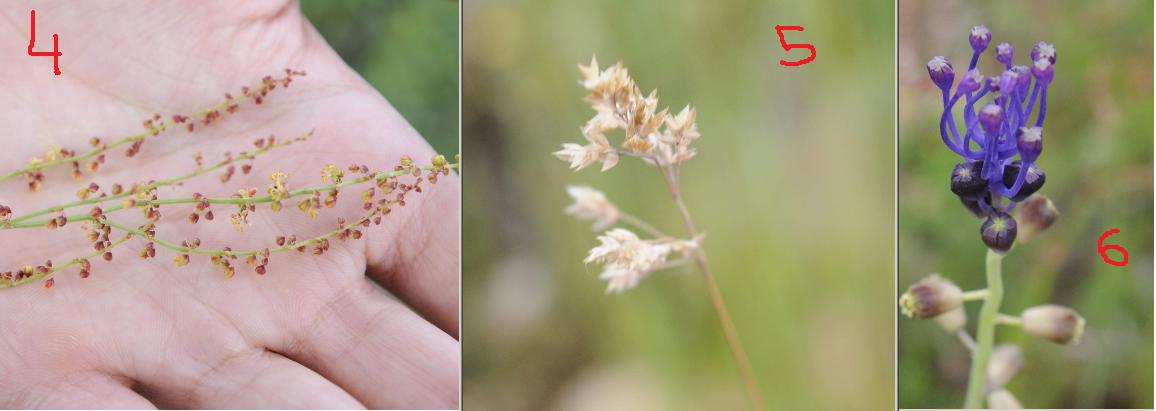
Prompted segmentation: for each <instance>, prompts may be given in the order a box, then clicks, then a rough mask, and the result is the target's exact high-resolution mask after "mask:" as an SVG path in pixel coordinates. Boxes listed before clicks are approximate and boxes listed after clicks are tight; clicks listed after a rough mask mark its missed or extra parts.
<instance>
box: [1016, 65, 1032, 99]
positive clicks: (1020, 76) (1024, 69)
mask: <svg viewBox="0 0 1156 411" xmlns="http://www.w3.org/2000/svg"><path fill="white" fill-rule="evenodd" d="M1012 71H1014V72H1016V88H1017V89H1018V91H1019V93H1020V94H1027V92H1028V87H1029V86H1030V85H1031V83H1032V69H1029V68H1028V66H1015V67H1012Z"/></svg>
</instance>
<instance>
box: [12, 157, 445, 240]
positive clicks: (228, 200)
mask: <svg viewBox="0 0 1156 411" xmlns="http://www.w3.org/2000/svg"><path fill="white" fill-rule="evenodd" d="M459 164H460V163H454V164H446V167H448V168H451V169H453V168H457V167H458V166H459ZM420 168H421V169H422V170H425V171H431V170H434V169H435V168H436V167H434V166H423V167H420ZM410 173H412V170H410V169H404V170H397V171H389V172H386V171H381V172H378V173H375V174H371V175H367V176H363V177H358V178H354V179H349V180H345V181H342V182H341V183H339V184H327V185H321V186H314V187H307V188H303V189H299V190H295V191H290V192H289V193H287V194H286V195H285V196H284V197H283V198H282V200H288V199H291V198H294V197H299V196H302V195H310V194H313V193H318V192H327V191H329V190H333V189H340V188H343V187H347V186H351V185H355V184H361V183H364V182H367V181H370V180H381V179H386V178H391V177H400V176H403V175H406V174H410ZM204 200H205V201H208V202H209V203H210V204H261V203H271V202H273V197H272V196H259V197H245V198H237V197H207V198H205V199H204ZM200 201H201V200H198V199H195V198H192V197H178V198H167V199H159V200H135V201H134V202H133V204H132V205H131V206H130V207H128V208H138V207H146V206H150V205H172V204H192V203H199V202H200ZM125 208H126V207H125V205H124V204H117V205H114V206H111V207H108V208H102V212H103V213H104V214H106V215H107V214H111V213H115V212H117V211H120V210H123V209H125ZM65 218H67V219H68V222H69V223H74V222H80V221H91V220H92V215H91V214H90V213H77V214H72V215H69V216H66V217H65ZM47 224H48V220H35V221H20V222H14V221H13V222H9V223H8V224H6V225H0V229H15V228H34V227H43V226H46V225H47Z"/></svg>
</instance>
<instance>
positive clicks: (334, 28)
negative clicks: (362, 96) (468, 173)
mask: <svg viewBox="0 0 1156 411" xmlns="http://www.w3.org/2000/svg"><path fill="white" fill-rule="evenodd" d="M300 3H301V11H302V13H304V14H305V16H306V17H308V18H309V21H310V22H312V23H313V25H314V26H315V27H317V30H318V31H320V32H321V34H322V35H323V36H325V40H326V41H328V42H329V44H330V45H331V46H333V48H334V49H335V50H337V53H338V54H340V55H341V58H342V59H344V60H345V62H346V63H347V64H349V66H350V67H353V69H354V70H357V72H358V73H360V74H361V76H362V77H365V79H366V80H368V81H369V83H370V84H372V85H373V86H374V87H375V88H377V90H378V91H380V92H381V94H382V95H384V96H385V98H386V99H388V100H389V102H390V104H392V105H393V107H394V108H396V109H397V111H398V112H399V113H401V115H402V116H403V117H405V119H406V120H408V121H409V123H410V124H411V125H413V127H414V128H415V129H417V131H418V132H419V133H421V135H422V136H423V137H425V138H426V140H427V141H429V143H430V145H432V146H433V148H434V149H435V150H437V151H438V152H439V153H444V154H455V153H458V152H459V150H458V106H459V104H458V3H457V2H456V1H451V0H391V1H375V0H374V1H371V0H301V1H300Z"/></svg>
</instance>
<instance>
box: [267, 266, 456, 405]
mask: <svg viewBox="0 0 1156 411" xmlns="http://www.w3.org/2000/svg"><path fill="white" fill-rule="evenodd" d="M302 330H303V331H302V333H301V334H300V335H297V336H296V337H295V340H293V341H292V342H290V343H288V344H287V346H286V347H275V348H276V349H277V350H278V351H279V352H283V353H285V354H286V356H288V357H290V358H293V359H295V360H297V361H298V362H300V363H302V364H304V365H306V366H308V367H309V368H312V369H314V370H317V372H318V373H320V374H321V375H324V376H325V377H326V378H328V379H329V380H330V381H333V382H335V383H337V384H338V385H339V386H341V387H342V388H344V389H345V391H347V392H349V393H350V394H353V396H354V397H355V398H357V399H358V400H360V401H361V403H362V404H365V405H366V406H368V407H370V408H457V407H458V378H459V375H460V374H461V371H460V367H461V357H460V349H459V347H458V342H457V340H455V339H453V338H452V337H450V336H449V335H447V334H446V333H444V332H442V331H441V330H439V329H438V328H437V327H435V326H434V325H433V324H430V323H429V322H426V321H425V320H424V319H422V318H421V317H420V316H418V315H417V314H415V313H414V312H412V311H410V310H409V309H408V308H406V307H405V306H404V305H402V304H401V303H400V302H397V301H394V300H391V299H389V298H388V297H386V296H385V295H383V294H382V293H381V292H380V291H379V290H377V289H376V288H374V287H373V285H372V284H370V283H369V282H368V281H358V282H356V283H354V285H353V286H351V287H349V288H346V291H344V292H339V293H337V294H335V295H334V297H333V298H332V299H331V300H330V301H329V302H328V303H327V304H325V306H324V308H323V309H322V310H321V312H320V313H319V314H318V315H317V316H316V318H314V319H313V321H311V322H310V323H309V324H306V325H305V326H304V327H302Z"/></svg>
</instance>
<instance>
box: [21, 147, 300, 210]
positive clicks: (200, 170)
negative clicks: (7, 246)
mask: <svg viewBox="0 0 1156 411" xmlns="http://www.w3.org/2000/svg"><path fill="white" fill-rule="evenodd" d="M312 136H313V130H310V131H309V132H308V133H306V134H302V135H300V136H297V137H295V138H293V139H291V140H285V141H277V140H276V138H275V137H274V136H269V137H266V138H263V139H258V140H256V141H255V142H254V144H255V145H257V146H258V149H257V150H255V151H253V152H251V153H250V152H241V153H240V154H238V155H237V156H235V157H234V156H232V155H228V156H226V158H225V159H224V160H221V161H220V162H218V163H216V164H212V165H210V166H208V167H202V166H201V164H200V162H201V161H200V156H199V155H198V156H197V163H198V164H197V169H196V170H194V171H192V172H190V173H187V174H184V175H180V176H177V177H173V178H168V179H164V180H159V181H153V182H151V183H147V184H142V185H136V186H133V187H131V188H129V189H128V190H124V189H123V187H122V188H121V189H120V190H119V191H120V192H119V193H116V191H118V189H116V188H115V187H114V188H113V191H114V193H113V194H110V195H105V196H99V197H93V198H85V199H81V200H77V201H73V202H71V203H67V204H61V205H58V206H52V207H47V208H44V209H41V210H38V211H35V212H31V213H28V214H25V215H22V216H20V217H15V218H13V219H12V220H11V221H9V222H8V223H9V224H14V225H17V226H16V227H10V226H9V224H4V223H2V222H0V229H2V228H21V227H24V226H19V225H18V223H21V222H23V221H27V220H29V219H32V218H35V217H39V216H42V215H45V214H50V213H54V212H61V211H63V210H66V209H69V208H73V207H79V206H83V205H91V204H102V203H105V202H108V201H113V200H118V199H121V198H124V197H128V196H131V195H134V194H136V193H139V192H146V191H150V190H152V189H155V188H158V187H164V186H171V185H176V184H178V183H181V182H183V181H185V180H188V179H191V178H193V177H197V176H200V175H204V174H207V173H209V172H212V171H216V170H219V169H221V168H224V167H226V166H232V165H233V164H235V163H237V162H240V161H245V160H254V159H256V158H257V156H259V155H261V154H264V153H265V152H268V151H270V150H273V149H276V148H280V147H285V146H288V145H291V144H293V143H297V142H301V141H305V140H308V139H309V138H310V137H312ZM231 173H232V172H230V173H229V174H231ZM92 191H95V190H93V189H91V186H90V188H89V189H88V190H86V192H85V194H84V197H89V194H91V192H92ZM110 210H111V209H110ZM106 211H107V210H106ZM36 226H38V225H31V226H27V227H36Z"/></svg>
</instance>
